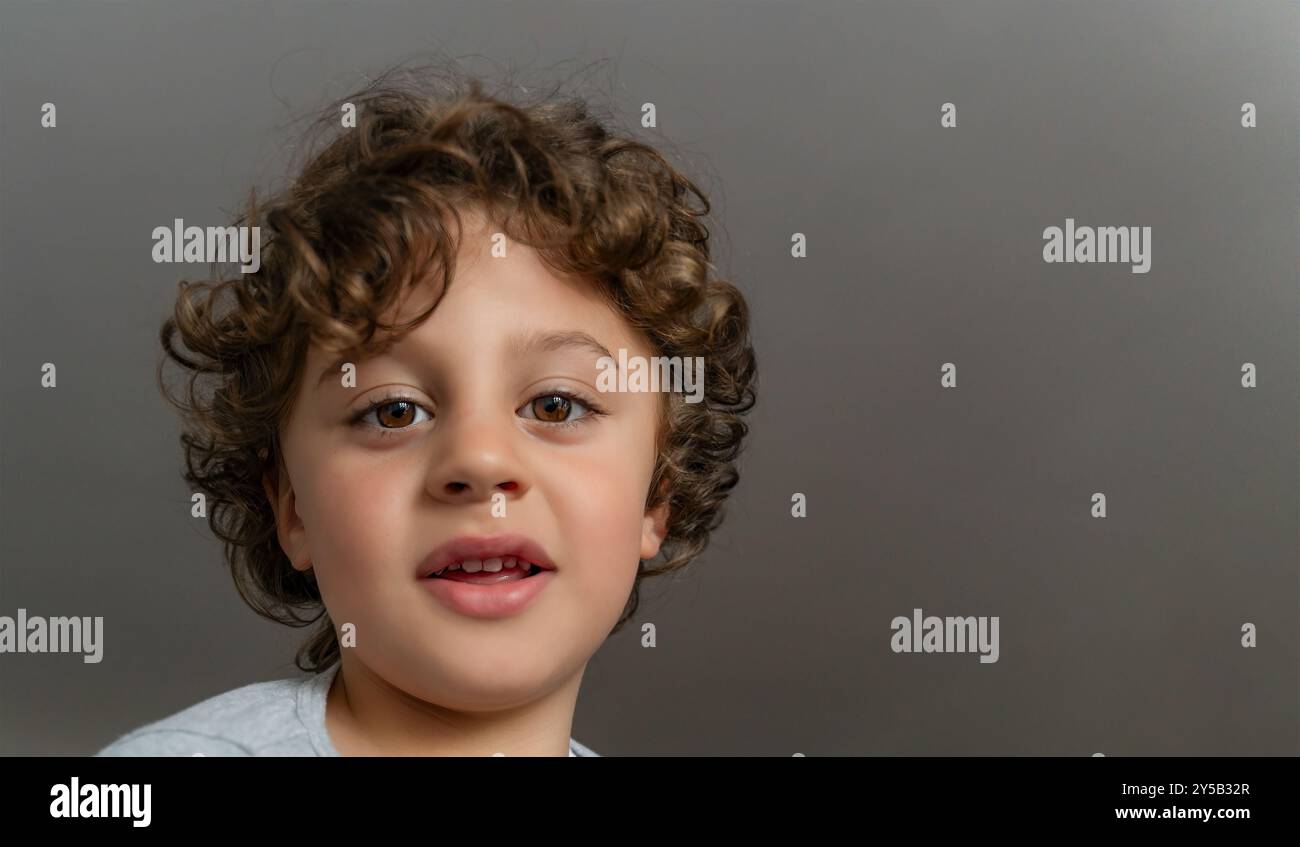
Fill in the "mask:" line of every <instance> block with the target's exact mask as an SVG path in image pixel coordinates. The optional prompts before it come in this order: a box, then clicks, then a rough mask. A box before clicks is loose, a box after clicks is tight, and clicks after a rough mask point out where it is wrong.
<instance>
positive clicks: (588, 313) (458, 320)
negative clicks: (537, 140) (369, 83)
mask: <svg viewBox="0 0 1300 847" xmlns="http://www.w3.org/2000/svg"><path fill="white" fill-rule="evenodd" d="M461 217H462V221H463V225H464V229H463V232H462V234H461V240H460V249H459V252H458V253H457V256H456V263H455V269H454V276H453V278H452V281H451V285H450V287H449V288H448V289H447V291H446V292H445V293H443V296H442V298H441V299H440V300H438V299H437V298H438V294H439V288H440V284H441V279H442V276H441V274H437V273H432V272H431V273H429V274H428V275H426V276H425V277H424V278H423V279H422V280H421V282H420V283H418V284H417V285H415V286H414V287H412V288H410V289H408V290H407V291H404V292H403V293H402V297H401V299H400V301H399V302H398V303H397V304H396V305H395V306H394V307H393V308H391V309H389V310H388V311H387V312H385V313H384V314H383V315H382V316H381V317H382V319H383V320H384V321H385V322H387V323H392V322H394V321H396V322H405V321H409V320H412V319H414V318H416V317H418V316H419V315H420V314H421V313H422V312H424V311H425V310H427V309H428V308H429V306H431V305H432V304H433V303H434V302H435V300H437V307H436V308H435V309H434V310H433V313H432V314H431V315H430V316H429V317H428V318H427V319H426V320H425V321H424V322H423V323H422V324H420V325H419V326H417V327H416V328H415V329H413V330H411V331H410V333H409V334H407V335H406V336H404V337H403V338H401V339H400V340H398V341H397V342H396V344H395V345H394V347H393V348H390V349H389V350H386V351H380V352H378V353H376V354H369V353H367V354H366V355H367V356H368V355H379V354H381V353H382V352H390V353H391V352H393V349H394V348H396V349H400V348H402V347H407V348H418V349H419V350H421V351H437V352H438V353H440V354H441V353H448V354H450V355H451V356H458V357H464V356H466V355H468V354H470V353H474V354H478V355H480V356H483V355H487V354H489V353H490V354H493V355H494V356H495V357H501V358H509V357H512V356H515V357H517V356H522V355H528V354H531V353H537V352H546V351H554V350H557V349H559V348H560V347H561V346H564V347H567V348H569V349H570V350H577V349H581V348H582V347H584V346H585V347H586V348H588V354H589V355H590V357H591V359H592V361H593V362H594V361H595V359H596V358H597V357H598V356H599V355H603V353H601V352H599V349H600V348H601V347H603V348H605V349H607V350H608V351H610V353H611V354H613V355H615V356H616V355H617V350H618V348H620V347H622V348H626V349H627V350H628V352H629V353H630V354H634V355H650V353H651V351H650V344H649V342H648V339H646V338H645V337H644V335H643V334H642V333H640V332H638V331H637V330H635V329H633V328H632V327H631V326H630V325H629V324H628V323H627V321H626V320H625V319H624V318H623V317H622V316H621V315H620V314H619V313H618V312H617V311H616V310H615V309H614V308H613V306H611V305H610V304H609V302H607V301H606V299H605V298H604V297H603V296H602V295H601V293H600V291H599V289H598V288H597V283H596V282H595V281H594V280H589V279H582V278H579V277H573V276H566V275H562V274H559V273H557V272H556V271H555V270H554V269H552V268H551V267H550V266H548V265H547V264H546V263H545V262H544V261H543V260H542V258H541V256H540V255H539V254H538V253H537V252H536V251H535V250H533V249H532V248H530V247H528V246H526V245H524V244H520V243H518V242H515V241H512V240H510V239H509V238H507V237H506V236H505V234H504V233H502V232H500V231H499V230H497V229H496V228H495V227H493V226H492V225H491V224H490V223H489V222H488V221H487V219H486V218H485V217H483V216H482V215H481V214H479V213H477V212H470V213H465V212H462V214H461ZM589 340H590V341H592V342H595V343H594V344H591V343H588V341H589ZM336 358H337V357H336ZM345 360H347V361H350V360H351V359H348V358H347V357H343V358H340V359H339V361H340V362H341V361H345ZM330 364H331V361H330V357H329V356H328V355H327V354H326V352H325V351H324V350H322V349H321V348H319V347H318V346H317V345H316V344H314V343H313V344H312V345H311V346H310V348H309V351H308V360H307V367H308V369H309V370H308V372H309V373H310V374H315V373H317V372H318V371H319V370H321V369H322V368H325V367H326V366H327V365H330ZM331 369H332V368H331Z"/></svg>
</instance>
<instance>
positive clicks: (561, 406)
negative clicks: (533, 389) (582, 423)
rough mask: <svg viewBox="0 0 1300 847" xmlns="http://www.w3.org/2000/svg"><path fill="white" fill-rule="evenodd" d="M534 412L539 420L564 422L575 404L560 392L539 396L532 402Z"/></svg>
mask: <svg viewBox="0 0 1300 847" xmlns="http://www.w3.org/2000/svg"><path fill="white" fill-rule="evenodd" d="M532 407H533V414H534V415H536V416H537V419H538V420H539V421H545V422H547V423H563V422H564V421H565V420H566V419H567V418H568V417H569V410H570V409H572V408H573V404H572V403H571V402H570V401H569V398H568V397H562V396H561V395H559V394H548V395H544V396H542V397H538V398H537V399H535V400H534V401H533V402H532Z"/></svg>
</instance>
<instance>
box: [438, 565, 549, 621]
mask: <svg viewBox="0 0 1300 847" xmlns="http://www.w3.org/2000/svg"><path fill="white" fill-rule="evenodd" d="M554 578H555V571H551V570H542V571H539V572H538V573H536V574H534V575H533V576H530V577H528V578H527V579H518V580H515V581H513V582H498V583H495V584H492V585H474V584H473V583H469V582H456V581H455V580H451V579H439V578H437V577H429V578H426V579H422V580H420V581H421V582H423V583H424V586H425V587H426V588H427V589H429V591H430V592H432V593H433V596H434V597H437V598H438V599H439V600H440V601H442V603H443V605H445V606H446V607H447V608H449V609H451V610H452V611H453V612H459V613H460V614H462V615H467V616H469V617H471V618H505V617H509V616H510V615H514V614H518V613H519V612H522V611H523V610H524V609H525V608H526V607H527V606H528V604H529V603H531V602H532V600H533V598H534V597H536V596H537V595H538V594H541V593H542V590H543V589H544V588H546V586H548V585H550V584H551V580H552V579H554Z"/></svg>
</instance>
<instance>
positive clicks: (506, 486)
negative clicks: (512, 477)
mask: <svg viewBox="0 0 1300 847" xmlns="http://www.w3.org/2000/svg"><path fill="white" fill-rule="evenodd" d="M518 487H519V483H517V482H503V483H501V484H500V485H498V486H497V488H500V489H501V490H502V491H514V490H515V489H516V488H518Z"/></svg>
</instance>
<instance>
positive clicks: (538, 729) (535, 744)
mask: <svg viewBox="0 0 1300 847" xmlns="http://www.w3.org/2000/svg"><path fill="white" fill-rule="evenodd" d="M585 670H586V666H585V665H584V666H583V667H582V668H580V669H579V670H578V672H577V673H576V674H574V675H573V676H572V677H571V678H569V679H567V680H565V681H563V682H562V683H561V684H560V685H558V686H556V687H555V688H553V689H551V690H550V691H548V692H546V693H544V694H543V695H541V696H540V697H538V698H537V699H535V700H532V701H529V702H528V703H524V704H521V705H517V706H512V707H507V708H501V709H494V710H490V711H472V710H463V709H452V708H448V707H445V706H442V705H439V704H437V703H431V702H428V701H426V700H421V699H420V698H418V697H415V696H414V695H411V694H409V693H407V692H406V691H403V690H402V689H400V688H397V687H396V686H394V685H393V684H392V683H390V682H388V681H387V680H385V679H384V678H382V677H380V676H379V675H378V674H376V673H375V672H374V671H372V670H371V669H370V668H369V667H367V666H366V665H365V664H363V663H362V662H361V661H360V660H359V659H358V658H357V657H356V654H355V652H354V651H350V650H345V651H344V652H343V660H342V667H340V668H339V671H338V674H337V675H336V676H335V678H334V681H333V683H331V685H330V690H329V694H328V696H327V698H326V701H325V727H326V731H327V732H328V734H329V736H330V740H331V741H332V742H333V744H334V747H335V749H337V750H338V751H339V755H341V756H491V755H493V754H494V753H504V754H505V755H507V756H567V755H569V736H570V733H571V732H572V731H573V713H574V709H575V708H576V707H577V702H578V688H579V686H580V684H581V682H582V675H583V673H584V671H585Z"/></svg>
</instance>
